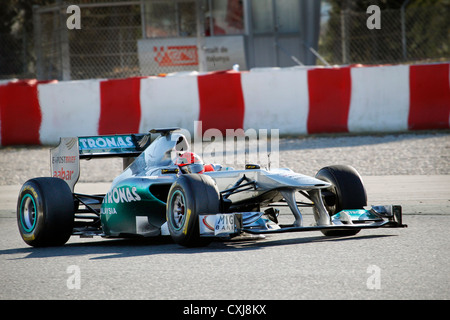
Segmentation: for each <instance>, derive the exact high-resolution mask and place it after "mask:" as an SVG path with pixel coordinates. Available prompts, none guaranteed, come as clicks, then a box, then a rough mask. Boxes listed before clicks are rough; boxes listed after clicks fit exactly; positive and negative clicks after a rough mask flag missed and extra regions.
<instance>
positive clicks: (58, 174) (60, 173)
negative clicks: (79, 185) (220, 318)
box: [53, 157, 74, 181]
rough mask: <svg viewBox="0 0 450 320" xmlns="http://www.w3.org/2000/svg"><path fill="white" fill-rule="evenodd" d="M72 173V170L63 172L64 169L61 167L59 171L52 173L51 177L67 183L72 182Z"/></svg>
mask: <svg viewBox="0 0 450 320" xmlns="http://www.w3.org/2000/svg"><path fill="white" fill-rule="evenodd" d="M58 158H60V157H58ZM73 173H74V171H73V170H64V167H61V169H60V170H55V171H53V177H55V178H60V179H63V180H64V181H69V180H72V175H73Z"/></svg>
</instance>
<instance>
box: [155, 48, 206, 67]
mask: <svg viewBox="0 0 450 320" xmlns="http://www.w3.org/2000/svg"><path fill="white" fill-rule="evenodd" d="M153 52H155V53H156V57H155V58H154V59H155V61H156V62H157V63H158V65H159V66H160V67H176V66H195V65H198V55H197V46H161V47H157V46H154V47H153Z"/></svg>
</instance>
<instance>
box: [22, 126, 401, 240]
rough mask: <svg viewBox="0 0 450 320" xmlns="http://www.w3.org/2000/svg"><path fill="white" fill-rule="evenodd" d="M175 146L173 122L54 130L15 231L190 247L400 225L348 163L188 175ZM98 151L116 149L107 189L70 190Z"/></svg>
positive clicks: (178, 136)
mask: <svg viewBox="0 0 450 320" xmlns="http://www.w3.org/2000/svg"><path fill="white" fill-rule="evenodd" d="M152 135H153V136H154V135H156V136H157V137H156V138H155V139H152V137H153V136H152ZM184 150H189V141H188V140H187V139H186V137H185V135H183V134H182V133H181V132H180V131H179V130H178V129H177V128H166V129H153V130H151V131H150V133H149V134H129V135H108V136H90V137H75V138H61V140H60V144H59V145H58V146H57V147H56V148H54V149H52V150H51V151H50V158H51V177H40V178H34V179H30V180H28V181H27V182H25V184H24V185H23V186H22V188H21V190H20V194H19V198H18V203H17V221H18V227H19V231H20V234H21V236H22V238H23V240H24V241H25V242H26V243H27V244H29V245H31V246H34V247H39V246H57V245H63V244H64V243H66V242H67V241H68V239H69V238H70V237H71V236H72V235H77V236H81V237H93V236H102V237H107V238H128V237H156V236H171V237H172V239H173V240H174V242H175V243H178V244H180V245H182V246H187V247H196V246H205V245H208V244H209V243H210V242H211V241H213V240H214V238H220V239H228V238H231V237H235V236H239V235H241V234H243V233H245V234H263V235H265V234H271V233H281V232H300V231H321V232H322V233H323V234H324V235H325V236H349V235H355V234H356V233H358V232H359V231H360V230H361V229H368V228H385V227H388V228H398V227H405V226H406V225H404V224H403V223H402V211H401V206H398V205H381V206H372V207H371V208H367V207H366V206H367V196H366V191H365V188H364V185H363V183H362V180H361V177H360V175H359V174H358V172H357V171H356V170H355V169H354V168H352V167H350V166H342V165H336V166H329V167H325V168H322V169H320V170H319V171H318V172H317V174H316V176H315V177H310V176H306V175H302V174H299V173H296V172H293V171H292V170H290V169H286V168H278V169H270V170H266V169H262V168H260V166H259V165H255V164H248V165H245V168H244V169H242V170H234V169H233V170H217V171H210V172H205V173H203V174H192V173H185V172H183V171H182V170H180V169H179V167H178V166H177V165H176V164H175V163H174V155H176V154H177V153H179V152H182V151H184ZM100 157H122V158H124V170H123V172H122V173H121V174H120V175H119V176H117V177H116V178H115V179H114V180H113V182H112V184H111V187H110V189H109V191H108V192H107V193H106V194H80V193H76V192H74V189H75V184H76V183H77V181H78V178H79V176H80V160H81V159H95V158H100ZM298 198H301V200H302V201H299V200H298ZM277 206H288V207H289V209H290V211H291V212H292V215H293V217H292V223H290V224H280V223H278V213H279V210H278V209H277ZM303 207H311V208H312V210H313V213H314V219H315V224H314V225H312V226H305V225H304V223H303V219H302V213H301V211H300V208H303Z"/></svg>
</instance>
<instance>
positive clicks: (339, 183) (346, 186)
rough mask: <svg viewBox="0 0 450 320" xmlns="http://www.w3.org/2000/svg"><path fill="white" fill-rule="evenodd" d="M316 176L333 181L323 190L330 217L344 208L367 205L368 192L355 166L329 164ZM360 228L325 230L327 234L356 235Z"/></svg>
mask: <svg viewBox="0 0 450 320" xmlns="http://www.w3.org/2000/svg"><path fill="white" fill-rule="evenodd" d="M316 178H317V179H320V180H324V181H327V182H329V183H331V187H330V188H327V189H323V190H322V197H323V202H324V204H325V208H326V209H327V212H328V214H329V215H330V217H332V216H333V215H335V214H336V213H338V212H340V211H341V210H344V209H363V208H364V206H366V205H367V194H366V189H365V187H364V184H363V181H362V179H361V176H360V175H359V173H358V172H357V171H356V169H355V168H353V167H351V166H345V165H335V166H328V167H324V168H322V169H320V170H319V171H318V172H317V174H316ZM359 231H360V229H354V230H324V231H322V233H323V234H324V235H326V236H350V235H355V234H357V233H358V232H359Z"/></svg>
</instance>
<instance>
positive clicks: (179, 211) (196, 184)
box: [166, 174, 220, 247]
mask: <svg viewBox="0 0 450 320" xmlns="http://www.w3.org/2000/svg"><path fill="white" fill-rule="evenodd" d="M219 212H220V194H219V191H218V189H217V186H216V184H215V182H214V180H213V179H212V178H211V177H209V176H207V175H203V174H185V175H181V176H180V177H179V178H178V179H177V180H176V181H175V182H174V183H173V185H172V187H171V188H170V191H169V195H168V197H167V205H166V214H167V225H168V228H169V232H170V235H171V237H172V239H173V240H174V241H175V242H176V243H178V244H180V245H182V246H186V247H200V246H206V245H208V244H209V243H210V242H211V239H210V238H205V237H200V231H199V221H198V216H199V215H200V214H203V213H205V214H206V213H208V214H214V213H219Z"/></svg>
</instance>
